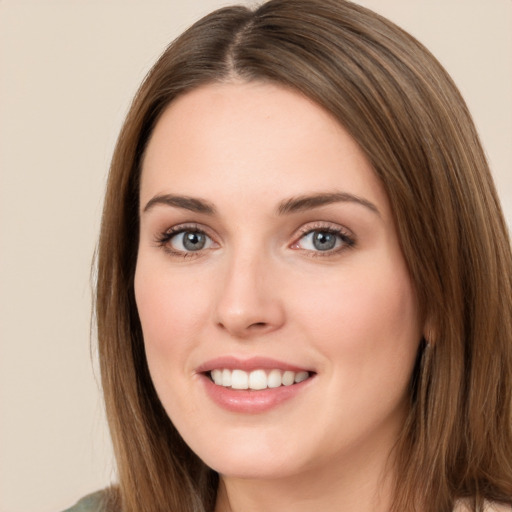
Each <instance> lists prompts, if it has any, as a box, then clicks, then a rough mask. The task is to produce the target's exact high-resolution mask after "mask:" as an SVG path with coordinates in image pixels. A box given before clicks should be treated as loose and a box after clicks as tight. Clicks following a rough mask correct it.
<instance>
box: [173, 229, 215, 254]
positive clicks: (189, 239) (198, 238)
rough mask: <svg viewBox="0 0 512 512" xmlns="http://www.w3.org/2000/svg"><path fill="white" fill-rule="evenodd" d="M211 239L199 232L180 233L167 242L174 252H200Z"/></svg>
mask: <svg viewBox="0 0 512 512" xmlns="http://www.w3.org/2000/svg"><path fill="white" fill-rule="evenodd" d="M209 242H211V238H210V237H209V236H208V235H206V234H205V233H201V232H200V231H182V232H181V233H176V234H175V235H173V236H172V237H171V239H170V240H169V243H170V245H171V246H172V248H173V249H175V250H176V251H200V250H201V249H206V248H207V247H208V245H209Z"/></svg>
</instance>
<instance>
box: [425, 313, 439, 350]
mask: <svg viewBox="0 0 512 512" xmlns="http://www.w3.org/2000/svg"><path fill="white" fill-rule="evenodd" d="M423 338H424V340H425V341H426V342H427V344H428V345H435V344H436V341H437V333H436V329H434V322H433V321H432V318H431V317H429V318H427V319H426V320H425V324H424V326H423Z"/></svg>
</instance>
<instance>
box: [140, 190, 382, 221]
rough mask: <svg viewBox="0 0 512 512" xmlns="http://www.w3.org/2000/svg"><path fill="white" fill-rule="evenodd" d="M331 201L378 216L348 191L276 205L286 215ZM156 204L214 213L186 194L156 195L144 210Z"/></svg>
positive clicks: (370, 205)
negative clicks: (360, 207)
mask: <svg viewBox="0 0 512 512" xmlns="http://www.w3.org/2000/svg"><path fill="white" fill-rule="evenodd" d="M332 203H356V204H359V205H361V206H364V207H365V208H368V209H369V210H370V211H372V212H373V213H376V214H377V215H379V216H380V212H379V210H378V208H377V207H376V206H375V205H374V204H373V203H371V202H370V201H368V200H367V199H364V198H362V197H359V196H356V195H354V194H349V193H348V192H319V193H316V194H309V195H302V196H297V197H291V198H290V199H286V200H285V201H282V202H281V203H280V204H279V206H278V207H277V213H278V215H287V214H291V213H297V212H302V211H305V210H311V209H314V208H319V207H321V206H326V205H329V204H332ZM156 205H164V206H172V207H175V208H183V209H185V210H189V211H192V212H195V213H203V214H206V215H215V213H216V209H215V206H214V205H213V204H212V203H210V202H209V201H206V200H204V199H199V198H195V197H188V196H177V195H174V194H163V195H158V196H155V197H153V198H152V199H150V200H149V201H148V202H147V204H146V206H145V207H144V210H143V211H144V212H147V211H148V210H151V209H152V208H153V207H155V206H156Z"/></svg>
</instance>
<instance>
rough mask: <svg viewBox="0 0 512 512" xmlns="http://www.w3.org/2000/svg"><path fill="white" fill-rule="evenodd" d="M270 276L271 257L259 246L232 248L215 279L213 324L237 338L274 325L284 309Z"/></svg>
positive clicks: (272, 277)
mask: <svg viewBox="0 0 512 512" xmlns="http://www.w3.org/2000/svg"><path fill="white" fill-rule="evenodd" d="M274 279H275V274H274V265H273V262H272V257H271V256H270V255H269V254H268V252H267V251H265V250H264V249H262V248H261V246H260V247H257V246H255V244H252V243H251V242H250V241H249V242H248V243H240V244H239V245H237V246H236V247H233V248H232V250H231V251H230V255H229V257H228V258H226V262H225V268H224V269H223V279H221V280H219V281H220V282H219V286H220V289H219V291H218V300H217V304H216V323H217V324H218V325H219V326H220V327H222V328H223V329H225V330H227V331H229V332H230V333H231V334H232V335H234V336H237V337H248V336H251V335H252V334H254V333H264V332H269V331H272V330H274V329H276V328H278V327H279V326H280V325H281V324H282V323H283V321H284V311H283V309H282V304H281V301H280V299H279V293H278V289H277V288H276V286H275V285H274Z"/></svg>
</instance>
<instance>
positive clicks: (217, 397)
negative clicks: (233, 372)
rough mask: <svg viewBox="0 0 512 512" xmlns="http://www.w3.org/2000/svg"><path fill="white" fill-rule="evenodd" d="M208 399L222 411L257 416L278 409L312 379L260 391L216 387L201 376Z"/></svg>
mask: <svg viewBox="0 0 512 512" xmlns="http://www.w3.org/2000/svg"><path fill="white" fill-rule="evenodd" d="M201 380H202V381H203V383H204V386H205V389H206V392H207V394H208V395H209V397H210V398H211V399H212V400H213V401H214V402H215V403H216V404H217V405H219V406H220V407H222V408H223V409H227V410H228V411H231V412H239V413H245V414H257V413H261V412H266V411H269V410H271V409H273V408H275V407H278V406H279V405H280V404H282V403H283V402H286V401H288V400H291V399H292V398H294V397H296V396H297V395H298V394H300V393H301V392H303V391H304V389H305V388H307V387H308V385H309V384H310V382H311V381H312V380H313V377H309V378H307V379H306V380H304V381H302V382H299V383H297V384H292V385H291V386H280V387H278V388H267V389H262V390H250V389H244V390H238V389H231V388H226V387H224V386H218V385H217V384H214V383H213V382H212V381H211V379H210V378H209V377H207V376H206V375H201Z"/></svg>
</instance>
